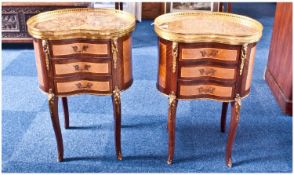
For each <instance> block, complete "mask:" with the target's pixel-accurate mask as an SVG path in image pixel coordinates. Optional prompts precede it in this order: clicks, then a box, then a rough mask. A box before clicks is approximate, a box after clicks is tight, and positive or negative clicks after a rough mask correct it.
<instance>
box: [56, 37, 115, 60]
mask: <svg viewBox="0 0 294 175" xmlns="http://www.w3.org/2000/svg"><path fill="white" fill-rule="evenodd" d="M51 55H52V57H64V56H68V55H92V56H102V57H107V56H110V48H109V44H108V43H95V42H84V41H83V42H73V43H69V42H67V41H62V43H58V42H56V41H55V42H53V43H52V45H51Z"/></svg>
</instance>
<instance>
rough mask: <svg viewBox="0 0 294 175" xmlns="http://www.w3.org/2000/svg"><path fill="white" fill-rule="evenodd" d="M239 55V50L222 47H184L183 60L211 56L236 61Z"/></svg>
mask: <svg viewBox="0 0 294 175" xmlns="http://www.w3.org/2000/svg"><path fill="white" fill-rule="evenodd" d="M237 56H238V51H237V50H230V49H220V48H182V50H181V59H182V60H197V59H203V58H211V59H216V60H222V61H236V60H237Z"/></svg>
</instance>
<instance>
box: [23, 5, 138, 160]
mask: <svg viewBox="0 0 294 175" xmlns="http://www.w3.org/2000/svg"><path fill="white" fill-rule="evenodd" d="M27 25H28V31H29V33H30V34H31V35H32V36H33V38H34V49H35V57H36V65H37V72H38V80H39V87H40V88H41V90H42V91H44V92H46V93H47V94H48V102H49V108H50V115H51V120H52V124H53V129H54V132H55V136H56V140H57V150H58V161H62V160H63V140H62V134H61V130H60V125H59V117H58V97H62V103H63V108H64V115H65V128H68V127H69V113H68V106H67V98H66V97H67V96H70V95H77V94H93V95H111V96H112V101H113V109H114V118H115V150H116V155H117V158H118V159H119V160H121V159H122V154H121V146H120V129H121V102H120V91H122V90H125V89H127V88H128V87H130V86H131V84H132V81H133V79H132V61H131V55H132V54H131V32H132V31H133V30H134V28H135V18H134V17H133V16H132V15H130V14H129V13H126V12H122V11H118V10H113V9H88V8H77V9H62V10H55V11H50V12H44V13H40V14H38V15H36V16H33V17H32V18H30V19H29V20H28V22H27Z"/></svg>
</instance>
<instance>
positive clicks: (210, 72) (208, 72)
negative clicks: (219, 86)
mask: <svg viewBox="0 0 294 175" xmlns="http://www.w3.org/2000/svg"><path fill="white" fill-rule="evenodd" d="M215 72H216V70H215V69H212V68H211V69H199V73H200V74H201V75H206V76H213V75H214V74H215Z"/></svg>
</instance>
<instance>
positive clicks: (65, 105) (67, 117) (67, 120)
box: [61, 97, 69, 129]
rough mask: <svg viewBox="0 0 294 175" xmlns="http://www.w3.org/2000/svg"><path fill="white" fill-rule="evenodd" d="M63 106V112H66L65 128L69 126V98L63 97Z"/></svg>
mask: <svg viewBox="0 0 294 175" xmlns="http://www.w3.org/2000/svg"><path fill="white" fill-rule="evenodd" d="M61 99H62V106H63V113H64V128H65V129H68V128H69V113H68V104H67V98H66V97H62V98H61Z"/></svg>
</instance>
